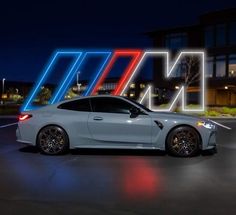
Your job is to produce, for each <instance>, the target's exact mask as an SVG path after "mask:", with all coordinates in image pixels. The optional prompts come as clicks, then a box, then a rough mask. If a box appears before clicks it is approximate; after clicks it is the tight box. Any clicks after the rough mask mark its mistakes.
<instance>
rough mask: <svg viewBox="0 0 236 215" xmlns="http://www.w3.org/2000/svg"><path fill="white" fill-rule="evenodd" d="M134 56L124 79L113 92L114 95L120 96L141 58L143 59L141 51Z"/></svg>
mask: <svg viewBox="0 0 236 215" xmlns="http://www.w3.org/2000/svg"><path fill="white" fill-rule="evenodd" d="M133 54H134V56H133V59H132V60H131V61H130V63H129V65H128V67H127V68H126V70H125V72H124V73H123V75H122V77H121V78H120V80H119V82H118V84H117V86H116V88H115V90H114V91H113V92H112V95H116V96H118V95H120V94H121V92H122V90H123V88H124V87H125V84H126V83H127V81H128V80H129V78H130V76H131V75H132V73H133V71H134V69H135V67H136V65H137V64H138V62H139V60H140V58H141V54H142V52H141V51H136V52H133Z"/></svg>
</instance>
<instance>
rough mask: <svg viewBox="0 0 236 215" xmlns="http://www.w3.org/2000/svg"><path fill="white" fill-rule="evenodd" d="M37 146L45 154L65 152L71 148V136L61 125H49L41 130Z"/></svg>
mask: <svg viewBox="0 0 236 215" xmlns="http://www.w3.org/2000/svg"><path fill="white" fill-rule="evenodd" d="M37 146H38V148H39V150H40V151H41V152H42V153H43V154H48V155H58V154H65V153H66V152H67V151H68V149H69V138H68V135H67V133H66V132H65V130H64V129H62V128H61V127H59V126H56V125H49V126H46V127H44V128H42V129H41V130H40V132H39V134H38V137H37Z"/></svg>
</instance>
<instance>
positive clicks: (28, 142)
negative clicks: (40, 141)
mask: <svg viewBox="0 0 236 215" xmlns="http://www.w3.org/2000/svg"><path fill="white" fill-rule="evenodd" d="M16 141H17V142H19V143H23V144H27V145H34V144H33V143H32V142H31V141H28V140H24V139H23V138H22V136H21V132H20V129H19V127H17V129H16Z"/></svg>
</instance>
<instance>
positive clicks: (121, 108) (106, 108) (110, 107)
mask: <svg viewBox="0 0 236 215" xmlns="http://www.w3.org/2000/svg"><path fill="white" fill-rule="evenodd" d="M91 103H92V108H93V111H94V112H103V113H123V114H129V113H130V112H129V110H130V108H132V107H133V105H132V104H130V103H129V102H126V101H124V100H122V99H119V98H109V97H107V98H105V97H98V98H92V99H91Z"/></svg>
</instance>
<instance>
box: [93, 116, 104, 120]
mask: <svg viewBox="0 0 236 215" xmlns="http://www.w3.org/2000/svg"><path fill="white" fill-rule="evenodd" d="M93 120H97V121H101V120H103V118H102V117H101V116H95V117H93Z"/></svg>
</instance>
